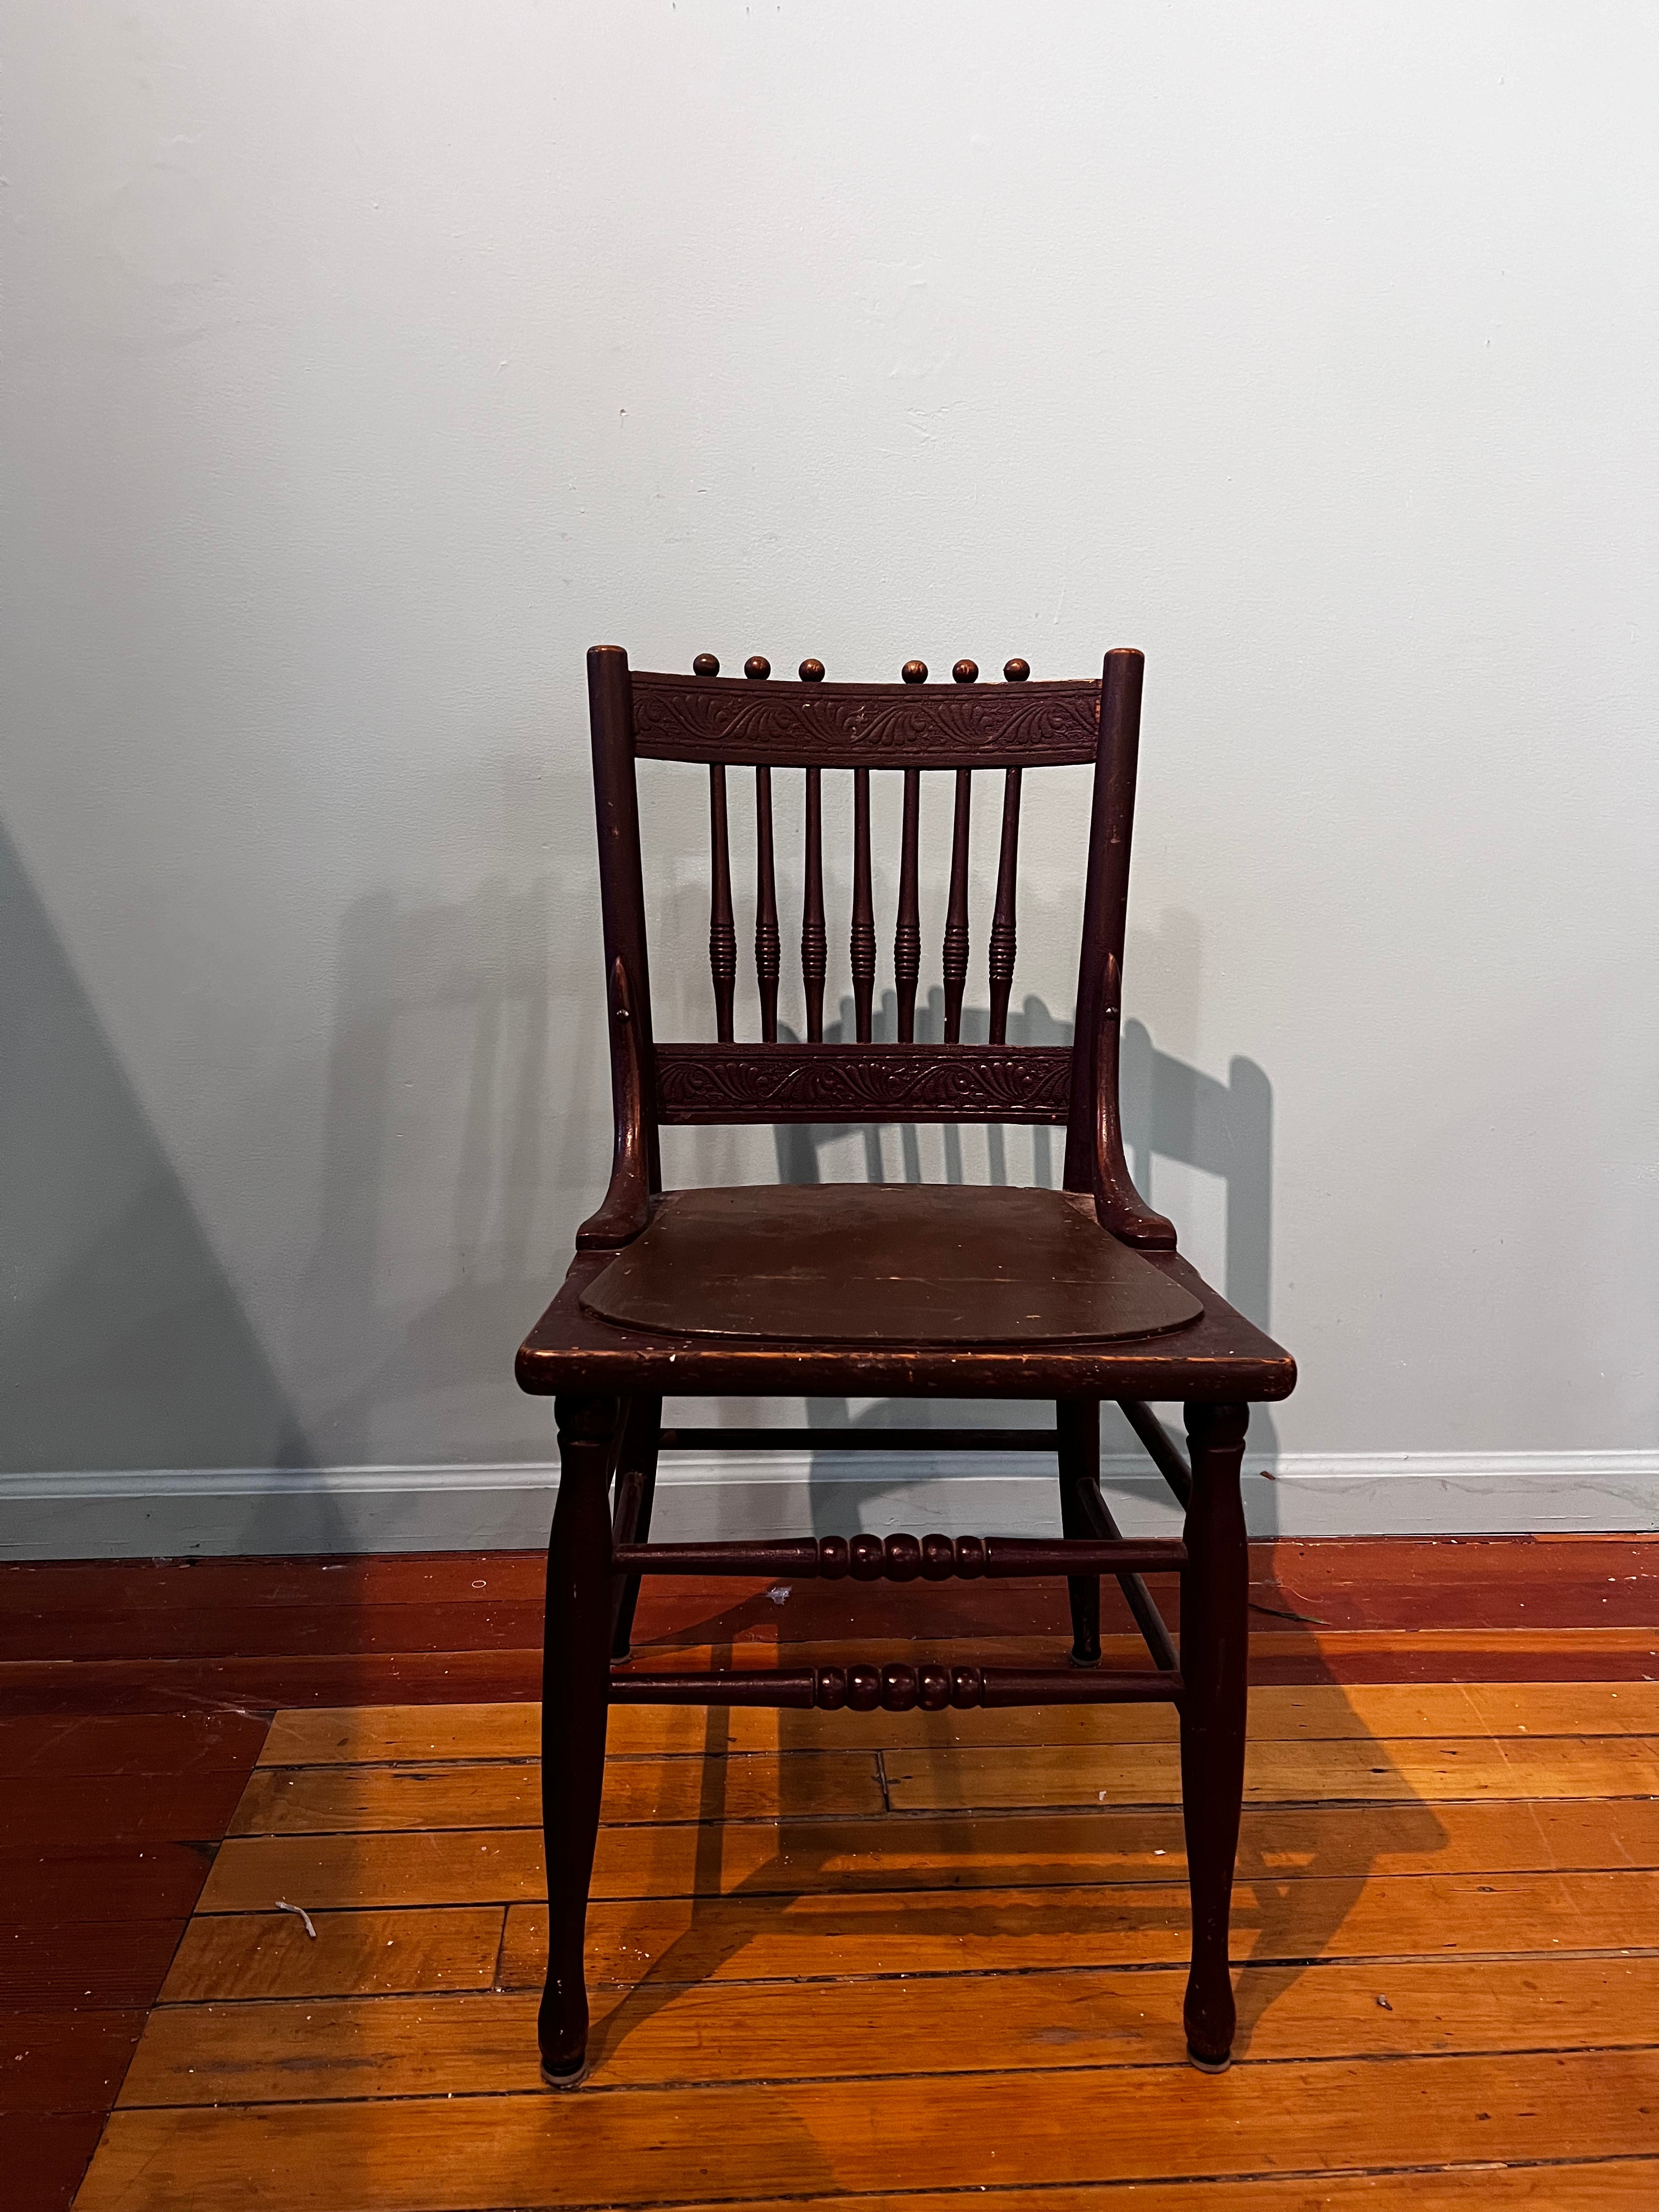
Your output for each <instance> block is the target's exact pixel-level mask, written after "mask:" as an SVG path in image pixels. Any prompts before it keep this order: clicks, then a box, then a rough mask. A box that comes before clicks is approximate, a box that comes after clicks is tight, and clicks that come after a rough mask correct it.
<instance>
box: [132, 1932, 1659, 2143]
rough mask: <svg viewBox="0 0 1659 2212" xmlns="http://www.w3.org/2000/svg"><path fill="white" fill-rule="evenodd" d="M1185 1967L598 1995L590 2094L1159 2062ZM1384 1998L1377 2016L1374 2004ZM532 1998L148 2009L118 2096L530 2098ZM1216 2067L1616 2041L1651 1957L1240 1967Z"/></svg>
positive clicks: (1177, 2014)
mask: <svg viewBox="0 0 1659 2212" xmlns="http://www.w3.org/2000/svg"><path fill="white" fill-rule="evenodd" d="M1185 1979H1186V1970H1185V1968H1184V1967H1176V1968H1170V1967H1155V1968H1150V1969H1147V1970H1146V1971H1145V1972H1122V1971H1091V1970H1088V1969H1082V1970H1077V1971H1072V1972H1026V1973H1018V1974H1009V1975H1003V1976H999V1977H998V1978H996V1980H995V1982H994V1984H976V1983H975V1979H974V1978H972V1977H971V1976H964V1975H949V1976H939V1977H928V1976H921V1977H910V1978H899V1977H894V1978H889V1979H884V1980H872V1981H825V1982H808V1983H791V1984H787V1985H783V1986H779V1985H777V1984H766V1983H761V1984H740V1985H737V1986H731V1985H723V1984H693V1985H691V1986H690V1988H687V1989H684V1990H676V1991H675V1992H674V1993H673V1995H672V1996H671V1999H669V2000H667V2001H665V1999H664V1997H663V1996H662V1994H661V1993H660V1992H659V1990H656V1989H655V1988H653V1987H652V1986H651V1985H650V1984H646V1985H645V1986H643V1987H642V1988H640V1989H636V1990H626V1991H617V1990H602V1991H600V1992H599V1993H598V1998H599V2001H598V2002H597V2003H596V2005H595V2007H594V2012H595V2022H594V2041H595V2045H596V2048H597V2051H598V2057H597V2060H596V2064H595V2069H594V2073H593V2075H592V2080H593V2081H594V2084H595V2086H596V2087H619V2086H624V2085H625V2086H631V2087H651V2086H653V2085H662V2084H665V2083H668V2082H688V2083H698V2084H708V2083H716V2084H718V2083H720V2082H735V2081H782V2080H792V2079H830V2078H835V2077H836V2076H841V2075H856V2076H859V2077H860V2078H862V2077H866V2076H870V2075H896V2074H908V2073H911V2072H914V2071H915V2070H916V2068H917V2063H918V2054H919V2053H925V2054H926V2059H925V2069H924V2070H927V2071H928V2072H934V2071H939V2072H945V2073H981V2072H985V2071H987V2070H990V2071H996V2072H1000V2071H1003V2070H1005V2069H1013V2070H1021V2069H1052V2068H1054V2066H1055V2065H1057V2064H1064V2065H1067V2066H1087V2067H1095V2066H1124V2065H1130V2066H1146V2065H1161V2066H1175V2065H1179V2064H1180V2063H1181V2062H1182V2057H1183V2055H1184V2054H1183V2049H1182V2033H1181V1996H1182V1987H1183V1985H1184V1983H1185ZM1379 1995H1383V1996H1386V1997H1387V1998H1388V2001H1389V2002H1388V2004H1387V2006H1386V2007H1384V2006H1383V2005H1382V2004H1379V2003H1378V2002H1377V1999H1378V1996H1379ZM536 2004H537V1996H536V1995H535V1994H534V1993H533V1992H529V1991H526V1992H525V1993H523V1994H517V1993H504V1994H492V1995H489V1996H444V1997H436V1998H434V1997H424V1998H422V1997H377V1998H363V1997H345V1998H338V1999H325V2000H320V2001H319V2000H316V1999H304V2000H291V2001H289V2002H283V2003H263V2004H246V2003H244V2004H212V2005H208V2006H205V2007H194V2006H189V2005H182V2006H167V2005H163V2006H161V2007H160V2008H158V2009H157V2010H156V2011H155V2012H154V2013H153V2014H152V2015H150V2019H149V2025H148V2027H146V2028H145V2030H144V2036H143V2044H142V2045H141V2046H140V2049H139V2051H138V2055H137V2058H136V2060H135V2061H134V2063H133V2065H132V2068H131V2071H130V2073H129V2074H128V2075H127V2078H126V2082H125V2087H124V2088H123V2089H122V2092H121V2099H120V2101H121V2104H122V2105H123V2106H141V2105H143V2106H148V2105H214V2104H227V2105H228V2104H280V2103H287V2102H289V2101H291V2100H314V2099H316V2098H317V2097H319V2096H324V2097H329V2098H356V2097H423V2096H458V2097H459V2096H489V2095H495V2094H498V2093H518V2092H533V2091H534V2090H536V2089H537V2088H538V2087H539V2077H538V2070H537V2056H536ZM1238 2008H1239V2022H1240V2033H1239V2041H1238V2044H1237V2056H1238V2057H1239V2058H1240V2059H1241V2060H1243V2059H1244V2058H1254V2059H1289V2058H1347V2057H1354V2058H1360V2057H1364V2058H1390V2057H1391V2058H1413V2057H1420V2056H1423V2055H1425V2054H1431V2055H1432V2054H1439V2053H1443V2052H1471V2051H1539V2050H1587V2049H1595V2048H1601V2047H1608V2046H1615V2045H1621V2044H1629V2043H1631V2042H1632V2041H1633V2040H1638V2039H1640V2038H1641V2037H1642V2035H1643V2033H1644V2032H1646V2033H1651V2029H1652V2024H1653V2023H1654V2022H1655V2021H1659V1959H1654V1958H1640V1959H1599V1958H1597V1959H1591V1958H1578V1957H1570V1958H1556V1959H1550V1960H1544V1961H1543V1962H1540V1961H1538V1960H1480V1961H1479V1962H1478V1963H1470V1962H1466V1961H1463V1960H1453V1961H1450V1962H1442V1961H1439V1960H1437V1961H1435V1962H1434V1963H1432V1964H1425V1963H1423V1962H1422V1961H1420V1960H1389V1961H1387V1962H1385V1963H1383V1964H1367V1965H1364V1966H1346V1965H1330V1966H1319V1967H1317V1968H1316V1969H1311V1970H1310V1969H1306V1968H1303V1967H1299V1966H1274V1967H1262V1968H1250V1967H1246V1968H1245V1969H1244V1971H1243V1972H1242V1973H1241V1974H1240V1975H1239V1977H1238Z"/></svg>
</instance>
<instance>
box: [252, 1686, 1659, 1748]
mask: <svg viewBox="0 0 1659 2212" xmlns="http://www.w3.org/2000/svg"><path fill="white" fill-rule="evenodd" d="M540 1728H541V1708H540V1706H539V1705H387V1706H378V1707H377V1706H366V1707H359V1708H356V1709H355V1710H351V1709H349V1710H348V1711H344V1712H341V1711H328V1710H326V1709H325V1710H321V1711H315V1712H285V1713H279V1714H278V1715H277V1717H276V1720H275V1721H274V1722H273V1723H271V1726H270V1730H269V1732H268V1734H267V1735H266V1736H265V1739H264V1746H263V1748H262V1749H261V1751H260V1753H259V1759H258V1764H259V1765H262V1766H360V1765H370V1764H373V1763H376V1762H386V1763H394V1762H403V1763H405V1764H407V1763H409V1762H411V1761H418V1760H422V1759H425V1760H435V1759H534V1758H537V1757H538V1755H539V1753H540V1734H539V1731H540ZM1178 1732H1179V1731H1178V1723H1177V1721H1176V1714H1175V1710H1174V1708H1173V1707H1172V1706H1169V1705H1047V1706H1041V1705H1039V1706H1018V1705H1017V1706H1011V1707H1009V1708H1007V1709H1006V1710H1004V1711H971V1712H965V1713H954V1712H945V1713H922V1712H909V1713H886V1712H874V1713H847V1712H842V1713H816V1712H814V1713H799V1712H787V1711H765V1710H763V1709H758V1708H750V1709H744V1708H743V1707H741V1706H737V1707H733V1708H732V1710H731V1711H729V1712H726V1713H725V1714H723V1715H716V1716H714V1718H713V1721H712V1723H711V1715H710V1712H709V1711H708V1710H707V1709H704V1708H702V1707H699V1706H696V1705H618V1706H617V1707H616V1708H615V1709H614V1710H613V1711H612V1712H611V1724H610V1732H609V1738H608V1743H607V1754H608V1756H609V1757H611V1758H612V1759H617V1758H656V1759H665V1758H671V1757H673V1756H675V1755H676V1754H679V1753H684V1754H685V1755H687V1756H692V1757H697V1758H702V1757H703V1756H705V1755H707V1754H708V1753H709V1752H710V1751H711V1750H713V1751H717V1752H721V1751H723V1752H749V1751H774V1750H779V1749H787V1750H806V1749H811V1750H825V1751H834V1750H849V1749H854V1748H856V1749H876V1748H881V1749H904V1748H906V1747H911V1746H915V1745H918V1744H939V1745H950V1744H978V1745H984V1744H987V1743H1012V1744H1046V1745H1052V1746H1060V1745H1065V1744H1093V1743H1174V1742H1175V1741H1176V1739H1177V1735H1178ZM1512 1735H1532V1736H1540V1735H1565V1736H1599V1735H1648V1736H1652V1735H1659V1682H1630V1683H1577V1682H1569V1683H1553V1684H1551V1685H1549V1686H1547V1688H1525V1689H1524V1690H1522V1689H1521V1688H1517V1686H1515V1685H1512V1684H1504V1685H1502V1686H1492V1687H1490V1688H1488V1687H1486V1686H1481V1685H1479V1684H1467V1683H1433V1684H1425V1685H1422V1686H1418V1685H1414V1684H1393V1683H1390V1684H1388V1685H1384V1686H1358V1687H1356V1688H1353V1689H1351V1690H1347V1689H1342V1688H1340V1687H1336V1686H1308V1687H1305V1688H1304V1687H1291V1688H1276V1687H1267V1688H1263V1689H1258V1690H1256V1691H1255V1692H1254V1693H1253V1695H1252V1697H1251V1699H1250V1739H1251V1741H1252V1742H1254V1743H1258V1744H1260V1743H1297V1742H1320V1741H1326V1740H1328V1739H1342V1738H1355V1739H1364V1738H1368V1737H1371V1736H1385V1737H1386V1736H1476V1737H1480V1738H1486V1737H1490V1736H1512ZM711 1738H714V1739H715V1741H713V1742H711Z"/></svg>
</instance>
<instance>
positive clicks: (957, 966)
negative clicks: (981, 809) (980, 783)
mask: <svg viewBox="0 0 1659 2212" xmlns="http://www.w3.org/2000/svg"><path fill="white" fill-rule="evenodd" d="M973 802H974V772H973V770H972V769H968V768H959V769H957V805H956V815H955V818H954V819H953V821H952V823H951V897H950V903H949V904H948V905H947V906H946V908H945V962H944V964H945V1043H946V1044H960V1043H961V1042H962V994H963V989H964V988H965V987H966V985H967V981H968V825H969V819H970V817H971V815H972V811H973Z"/></svg>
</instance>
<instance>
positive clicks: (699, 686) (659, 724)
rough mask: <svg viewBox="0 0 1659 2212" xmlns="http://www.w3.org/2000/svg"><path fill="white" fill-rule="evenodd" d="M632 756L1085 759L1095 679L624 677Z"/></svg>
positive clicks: (836, 761) (946, 764) (921, 761)
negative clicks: (628, 684)
mask: <svg viewBox="0 0 1659 2212" xmlns="http://www.w3.org/2000/svg"><path fill="white" fill-rule="evenodd" d="M631 678H632V686H633V689H632V697H633V702H634V751H635V757H637V758H639V759H641V760H682V761H696V762H698V763H702V762H705V761H728V762H731V763H741V764H743V765H744V766H747V767H752V766H753V765H754V764H755V763H757V762H760V761H765V762H768V763H769V764H770V765H771V766H772V767H773V768H1012V767H1015V766H1021V767H1024V768H1061V767H1065V766H1067V765H1069V766H1071V767H1073V768H1076V767H1079V766H1080V767H1088V766H1090V765H1091V764H1092V763H1093V761H1094V757H1095V752H1096V749H1097V745H1098V744H1099V737H1100V684H1099V683H1098V681H1096V682H1094V683H1086V684H1031V683H1018V684H928V685H911V684H905V685H903V686H901V685H898V684H822V683H818V684H787V683H784V684H778V683H759V684H757V683H753V682H750V681H748V680H747V679H745V678H742V677H726V676H720V677H696V676H660V675H656V674H653V673H652V672H650V671H646V670H642V669H641V670H635V671H631Z"/></svg>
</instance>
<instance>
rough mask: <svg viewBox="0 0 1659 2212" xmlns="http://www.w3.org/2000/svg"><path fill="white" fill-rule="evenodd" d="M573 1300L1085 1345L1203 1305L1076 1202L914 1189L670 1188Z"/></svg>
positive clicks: (653, 1325)
mask: <svg viewBox="0 0 1659 2212" xmlns="http://www.w3.org/2000/svg"><path fill="white" fill-rule="evenodd" d="M581 1304H582V1305H583V1306H584V1307H585V1308H586V1310H587V1311H588V1312H589V1313H591V1314H592V1315H595V1316H599V1317H600V1318H602V1319H604V1320H605V1321H608V1322H612V1323H614V1324H616V1325H617V1326H619V1327H621V1328H629V1329H642V1330H648V1331H651V1332H652V1333H653V1334H660V1335H671V1336H691V1337H739V1338H741V1337H753V1338H763V1339H766V1340H769V1341H771V1342H774V1343H779V1342H782V1343H792V1344H846V1345H859V1344H891V1343H901V1344H915V1345H928V1344H945V1343H949V1344H953V1345H959V1346H960V1345H967V1344H1002V1345H1017V1344H1054V1343H1060V1342H1065V1341H1069V1340H1089V1341H1092V1342H1099V1341H1101V1340H1108V1339H1112V1338H1118V1337H1142V1336H1155V1335H1161V1334H1164V1333H1165V1332H1167V1331H1169V1330H1171V1329H1179V1328H1185V1327H1187V1326H1188V1324H1189V1323H1191V1322H1194V1321H1196V1320H1197V1319H1198V1318H1199V1317H1200V1315H1201V1313H1202V1312H1203V1306H1202V1304H1201V1303H1200V1300H1199V1299H1198V1298H1196V1297H1194V1296H1193V1295H1192V1293H1191V1292H1190V1291H1188V1290H1186V1289H1185V1288H1183V1287H1182V1285H1180V1284H1179V1283H1176V1282H1172V1281H1171V1280H1170V1279H1169V1277H1168V1276H1167V1275H1166V1274H1164V1273H1161V1272H1160V1271H1159V1270H1158V1268H1156V1267H1152V1265H1151V1264H1150V1263H1149V1262H1148V1261H1146V1260H1145V1259H1144V1258H1143V1257H1142V1256H1141V1255H1140V1254H1139V1253H1138V1252H1135V1251H1132V1250H1131V1249H1129V1248H1128V1247H1127V1245H1124V1244H1121V1243H1118V1241H1117V1239H1116V1238H1115V1237H1111V1236H1109V1235H1108V1234H1107V1232H1106V1231H1104V1230H1103V1229H1102V1228H1101V1226H1100V1225H1099V1223H1098V1221H1097V1218H1096V1215H1095V1209H1094V1204H1093V1201H1092V1200H1091V1199H1089V1198H1087V1197H1084V1196H1079V1194H1076V1193H1073V1192H1070V1191H1055V1190H1032V1189H1020V1190H1008V1189H1001V1188H991V1189H986V1188H969V1187H964V1186H963V1185H960V1184H950V1185H945V1186H938V1185H926V1184H912V1183H899V1184H893V1183H885V1184H877V1185H874V1186H872V1185H869V1184H864V1183H819V1184H810V1185H799V1184H796V1185H783V1186H781V1187H780V1186H766V1185H760V1186H750V1187H745V1188H735V1189H720V1190H684V1191H671V1192H669V1193H667V1194H665V1195H664V1197H663V1198H662V1199H661V1200H660V1201H659V1204H658V1206H657V1207H656V1209H655V1212H653V1217H652V1219H651V1222H650V1225H648V1227H647V1228H646V1229H645V1231H643V1232H642V1233H641V1235H640V1236H639V1237H637V1238H635V1241H634V1242H633V1243H631V1244H629V1245H628V1246H626V1247H625V1248H624V1249H623V1251H622V1252H621V1253H620V1254H619V1255H617V1258H616V1259H614V1260H613V1261H611V1264H610V1266H609V1267H606V1268H605V1270H604V1272H603V1273H601V1274H599V1276H598V1277H597V1278H596V1279H594V1280H592V1282H590V1283H589V1284H588V1285H586V1288H585V1289H584V1290H583V1291H582V1293H581Z"/></svg>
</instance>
